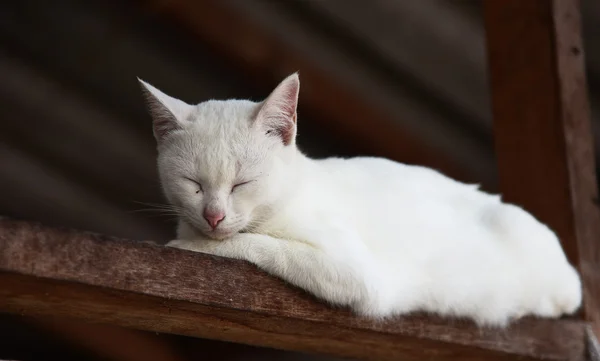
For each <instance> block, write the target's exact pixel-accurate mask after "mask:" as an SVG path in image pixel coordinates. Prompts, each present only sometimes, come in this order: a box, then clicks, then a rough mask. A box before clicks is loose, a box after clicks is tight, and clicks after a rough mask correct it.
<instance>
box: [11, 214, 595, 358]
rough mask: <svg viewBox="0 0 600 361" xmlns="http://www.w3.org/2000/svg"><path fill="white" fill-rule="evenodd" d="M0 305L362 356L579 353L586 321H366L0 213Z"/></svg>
mask: <svg viewBox="0 0 600 361" xmlns="http://www.w3.org/2000/svg"><path fill="white" fill-rule="evenodd" d="M0 311H5V312H13V313H18V314H23V315H28V316H30V315H31V316H35V315H53V316H69V317H73V318H80V319H84V320H87V321H92V322H100V323H109V324H114V325H120V326H126V327H131V328H136V329H141V330H149V331H157V332H167V333H174V334H181V335H188V336H195V337H203V338H211V339H219V340H225V341H234V342H239V343H246V344H252V345H258V346H266V347H274V348H281V349H289V350H297V351H306V352H314V353H323V354H331V355H338V356H346V357H356V358H362V359H367V360H374V359H377V360H397V359H403V360H422V359H430V358H432V359H433V358H434V359H436V360H454V359H461V360H481V359H485V360H508V359H514V358H515V357H520V358H522V359H538V360H541V359H543V360H579V359H582V358H583V355H584V352H585V327H586V325H585V323H583V322H582V321H579V320H572V319H562V320H559V321H556V320H544V319H525V320H522V321H520V322H517V323H515V324H514V325H513V326H511V327H510V328H509V329H505V330H498V329H489V328H486V329H479V328H476V327H475V326H474V325H473V324H472V323H470V322H467V321H463V320H443V319H440V318H437V317H426V316H423V315H414V316H410V317H403V318H397V319H394V320H389V321H385V322H384V321H381V322H374V321H370V320H366V319H362V318H358V317H355V316H353V315H352V314H351V313H350V312H349V311H347V310H342V309H334V308H330V307H328V306H326V305H324V304H323V303H321V302H318V301H316V300H315V299H314V298H313V297H311V296H310V295H308V294H306V293H304V292H303V291H301V290H299V289H296V288H293V287H291V286H288V285H286V284H285V283H284V282H283V281H281V280H279V279H276V278H274V277H271V276H269V275H267V274H265V273H263V272H261V271H260V270H258V269H257V268H256V267H254V266H253V265H251V264H249V263H247V262H243V261H237V260H231V259H225V258H219V257H214V256H210V255H204V254H199V253H194V252H188V251H184V250H179V249H171V248H166V247H161V246H157V245H154V244H150V243H144V242H132V241H125V240H119V239H115V238H111V237H107V236H102V235H97V234H90V233H81V232H76V231H72V230H64V229H52V228H47V227H44V226H41V225H39V224H31V223H27V222H21V221H12V220H6V219H4V220H0Z"/></svg>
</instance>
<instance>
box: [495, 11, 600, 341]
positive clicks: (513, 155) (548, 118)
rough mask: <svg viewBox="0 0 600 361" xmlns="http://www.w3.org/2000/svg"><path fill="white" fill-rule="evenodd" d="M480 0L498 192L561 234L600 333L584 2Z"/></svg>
mask: <svg viewBox="0 0 600 361" xmlns="http://www.w3.org/2000/svg"><path fill="white" fill-rule="evenodd" d="M484 4H485V6H484V8H485V23H486V30H487V43H488V51H489V63H490V75H491V86H492V104H493V114H494V128H495V129H494V133H495V140H496V154H497V158H498V166H499V173H500V186H501V191H502V193H503V195H504V196H505V198H506V200H508V201H511V202H515V203H518V204H521V205H523V206H525V208H527V209H528V210H529V211H531V212H533V214H535V215H536V216H537V217H538V218H539V219H540V220H541V221H543V222H545V223H547V224H548V225H550V226H551V228H553V229H554V230H555V231H556V232H557V233H558V235H559V237H560V239H561V242H562V245H563V248H564V249H565V252H566V253H567V255H568V257H569V259H570V260H571V262H573V263H574V264H577V265H578V267H579V271H580V272H581V274H582V278H583V281H584V311H585V313H586V317H587V319H588V320H590V321H592V322H593V323H594V328H595V331H596V334H597V335H600V208H599V207H598V205H597V204H595V202H594V201H595V200H596V199H598V188H597V182H596V176H595V171H594V165H595V162H594V147H593V139H592V131H591V126H590V115H589V105H588V98H587V91H586V81H585V70H584V59H583V47H582V42H581V19H580V15H581V14H580V9H579V1H577V0H528V1H522V0H486V1H485V2H484Z"/></svg>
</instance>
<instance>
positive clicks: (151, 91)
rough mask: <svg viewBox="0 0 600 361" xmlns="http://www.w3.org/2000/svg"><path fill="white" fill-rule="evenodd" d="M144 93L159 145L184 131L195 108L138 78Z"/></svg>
mask: <svg viewBox="0 0 600 361" xmlns="http://www.w3.org/2000/svg"><path fill="white" fill-rule="evenodd" d="M138 81H139V82H140V85H141V87H142V93H143V94H144V98H145V99H146V103H147V105H148V111H149V112H150V115H151V116H152V129H153V131H154V137H155V138H156V141H157V143H159V144H160V143H162V142H163V141H164V140H165V139H166V138H167V137H168V136H169V135H170V134H172V133H173V132H176V131H178V130H181V129H183V126H184V122H185V121H184V119H185V117H186V116H187V115H188V114H189V112H190V111H191V110H192V109H193V107H192V106H191V105H189V104H187V103H185V102H183V101H181V100H179V99H175V98H173V97H170V96H168V95H167V94H165V93H163V92H161V91H160V90H158V89H156V88H155V87H153V86H152V85H150V84H148V83H146V82H145V81H143V80H142V79H140V78H138Z"/></svg>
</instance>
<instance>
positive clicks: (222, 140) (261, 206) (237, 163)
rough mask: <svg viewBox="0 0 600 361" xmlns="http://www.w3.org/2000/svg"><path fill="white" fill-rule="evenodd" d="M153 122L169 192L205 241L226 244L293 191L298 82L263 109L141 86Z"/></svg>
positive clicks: (289, 82) (287, 84) (287, 83)
mask: <svg viewBox="0 0 600 361" xmlns="http://www.w3.org/2000/svg"><path fill="white" fill-rule="evenodd" d="M140 82H141V84H142V89H143V93H144V96H145V97H146V99H147V103H148V106H149V109H150V113H151V115H152V118H153V129H154V136H155V138H156V141H157V145H158V171H159V176H160V180H161V184H162V187H163V191H164V192H165V195H166V197H167V199H168V200H169V202H170V203H171V204H172V205H173V206H174V207H176V209H177V210H178V214H179V215H180V217H181V218H182V219H183V220H184V221H185V222H187V223H188V224H189V225H191V226H193V227H194V228H196V229H197V230H198V231H200V232H201V233H203V234H204V235H206V236H208V237H210V238H214V239H223V238H227V237H229V236H231V235H233V234H235V233H237V232H240V231H244V230H251V229H253V228H255V227H257V226H258V225H260V223H261V222H262V221H264V220H265V219H266V218H267V217H269V216H270V215H271V214H272V213H273V212H274V211H275V209H276V207H277V205H278V204H280V203H281V201H282V199H283V198H284V197H285V196H286V194H287V193H288V192H289V191H290V182H291V181H292V175H291V174H290V172H291V169H293V167H292V166H291V164H292V163H293V162H294V159H295V155H296V153H297V150H296V145H295V137H296V106H297V102H298V91H299V89H300V82H299V79H298V75H297V74H292V75H290V76H289V77H287V78H286V79H285V80H283V81H282V82H281V83H280V84H279V85H278V86H277V88H275V90H274V91H273V92H272V93H271V94H270V95H269V97H267V99H266V100H264V101H263V102H260V103H255V102H251V101H248V100H224V101H217V100H209V101H206V102H203V103H200V104H198V105H189V104H186V103H185V102H183V101H181V100H178V99H175V98H172V97H170V96H168V95H166V94H164V93H162V92H161V91H160V90H158V89H156V88H154V87H153V86H151V85H150V84H147V83H145V82H143V81H141V80H140Z"/></svg>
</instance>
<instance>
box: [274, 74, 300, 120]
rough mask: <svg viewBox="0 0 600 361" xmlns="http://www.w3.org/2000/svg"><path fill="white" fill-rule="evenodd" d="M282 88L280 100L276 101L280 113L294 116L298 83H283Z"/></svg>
mask: <svg viewBox="0 0 600 361" xmlns="http://www.w3.org/2000/svg"><path fill="white" fill-rule="evenodd" d="M284 85H285V86H284V87H283V89H282V94H281V95H280V96H281V100H280V101H279V102H278V103H279V106H280V109H281V111H282V113H284V114H286V115H287V116H288V117H290V118H291V117H294V115H295V114H296V106H297V104H296V103H297V102H298V83H297V82H291V84H284Z"/></svg>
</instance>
